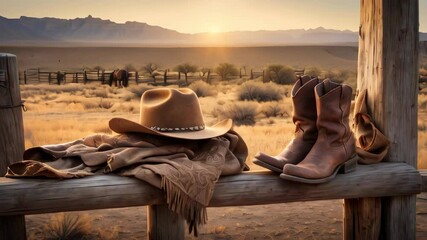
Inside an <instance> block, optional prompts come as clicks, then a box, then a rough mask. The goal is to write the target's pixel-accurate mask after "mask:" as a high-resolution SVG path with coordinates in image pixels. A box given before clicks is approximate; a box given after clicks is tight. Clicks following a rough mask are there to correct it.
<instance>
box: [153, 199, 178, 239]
mask: <svg viewBox="0 0 427 240" xmlns="http://www.w3.org/2000/svg"><path fill="white" fill-rule="evenodd" d="M184 228H185V220H184V219H183V218H182V217H181V216H179V215H178V214H176V213H174V212H172V211H171V210H170V209H169V208H168V206H167V205H165V204H162V205H153V206H148V207H147V235H148V239H149V240H166V239H170V240H184V238H185V232H184Z"/></svg>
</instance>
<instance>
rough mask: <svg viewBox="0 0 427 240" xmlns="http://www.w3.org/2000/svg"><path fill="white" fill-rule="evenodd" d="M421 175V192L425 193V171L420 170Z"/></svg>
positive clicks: (426, 175) (426, 177)
mask: <svg viewBox="0 0 427 240" xmlns="http://www.w3.org/2000/svg"><path fill="white" fill-rule="evenodd" d="M419 172H420V174H421V180H422V184H421V192H427V169H420V170H419Z"/></svg>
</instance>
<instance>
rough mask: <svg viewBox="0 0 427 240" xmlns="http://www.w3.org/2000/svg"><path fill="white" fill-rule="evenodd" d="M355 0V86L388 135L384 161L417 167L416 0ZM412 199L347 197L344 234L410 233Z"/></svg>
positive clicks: (388, 235) (401, 235)
mask: <svg viewBox="0 0 427 240" xmlns="http://www.w3.org/2000/svg"><path fill="white" fill-rule="evenodd" d="M360 3H361V6H360V32H359V59H358V74H357V90H358V92H360V91H362V90H364V89H367V102H368V110H369V113H370V114H371V116H372V118H373V120H374V122H375V124H376V126H377V127H378V128H379V129H380V130H381V131H382V132H383V133H384V134H385V135H386V137H387V138H388V139H389V140H390V141H391V146H390V150H389V153H388V156H387V157H386V159H385V160H384V161H388V162H406V163H407V164H409V165H412V166H413V167H415V168H416V167H417V130H418V129H417V93H418V85H417V75H418V38H419V37H418V24H419V23H418V21H419V20H418V0H389V1H384V0H369V1H368V0H361V2H360ZM408 184H409V183H408ZM415 203H416V195H407V196H397V197H383V198H366V199H346V200H345V202H344V214H345V216H344V237H345V239H378V238H381V239H396V240H397V239H408V240H410V239H415V233H416V229H415V226H416V224H415V216H416V212H415ZM355 213H357V214H355ZM361 213H362V214H361ZM375 218H377V219H381V221H373V219H375ZM366 223H370V224H366ZM368 236H369V237H368Z"/></svg>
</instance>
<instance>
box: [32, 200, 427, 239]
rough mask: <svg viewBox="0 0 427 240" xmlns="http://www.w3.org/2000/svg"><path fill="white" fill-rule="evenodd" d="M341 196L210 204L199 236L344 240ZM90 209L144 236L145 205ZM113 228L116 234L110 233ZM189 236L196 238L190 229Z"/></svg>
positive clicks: (35, 235) (424, 217) (96, 218)
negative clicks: (330, 198) (309, 200)
mask: <svg viewBox="0 0 427 240" xmlns="http://www.w3.org/2000/svg"><path fill="white" fill-rule="evenodd" d="M342 206H343V201H342V200H329V201H314V202H296V203H286V204H271V205H260V206H245V207H223V208H209V209H208V217H209V220H208V223H207V224H206V225H204V226H202V227H201V229H200V235H199V238H197V239H216V240H219V239H223V240H226V239H230V240H231V239H233V240H234V239H242V240H243V239H245V240H249V239H342V223H343V220H342ZM77 213H78V214H89V216H90V218H91V219H92V223H91V226H92V228H93V231H103V232H104V236H105V235H107V236H108V235H109V236H112V235H115V237H114V238H113V239H145V238H146V234H147V231H146V225H147V221H146V207H132V208H121V209H105V210H95V211H86V212H77ZM52 216H53V214H42V215H31V216H27V217H26V222H27V235H28V236H30V237H31V239H40V238H43V236H44V234H43V229H44V226H45V225H46V224H47V223H48V222H49V221H50V219H51V218H52ZM109 231H110V232H114V234H110V233H109ZM186 239H196V238H194V237H193V236H192V235H191V234H188V233H186ZM417 239H427V195H426V194H424V195H419V196H418V198H417Z"/></svg>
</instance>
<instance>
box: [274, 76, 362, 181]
mask: <svg viewBox="0 0 427 240" xmlns="http://www.w3.org/2000/svg"><path fill="white" fill-rule="evenodd" d="M314 90H315V96H316V106H317V129H318V133H319V134H318V137H317V140H316V143H315V144H314V146H313V147H312V148H311V150H310V152H309V153H308V154H307V156H306V157H305V158H304V160H303V161H302V162H300V163H299V164H297V165H291V164H287V165H286V166H285V167H284V168H283V173H282V174H280V177H281V178H284V179H288V180H292V181H297V182H304V183H322V182H327V181H330V180H331V179H333V178H334V177H335V175H336V174H337V172H338V171H339V170H341V171H342V172H343V173H346V172H351V171H353V170H355V168H356V165H357V156H356V150H355V139H354V136H353V133H352V132H351V130H350V125H349V114H350V105H351V92H352V89H351V87H349V86H347V85H341V84H337V83H334V82H331V81H330V80H329V79H326V80H325V81H323V82H322V83H319V84H318V85H317V86H316V87H315V89H314Z"/></svg>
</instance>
